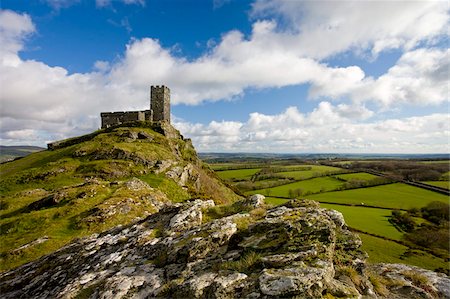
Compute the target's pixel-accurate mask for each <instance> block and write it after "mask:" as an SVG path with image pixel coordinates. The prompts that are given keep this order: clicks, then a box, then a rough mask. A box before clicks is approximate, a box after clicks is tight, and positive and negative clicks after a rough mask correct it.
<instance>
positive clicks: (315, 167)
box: [283, 164, 344, 173]
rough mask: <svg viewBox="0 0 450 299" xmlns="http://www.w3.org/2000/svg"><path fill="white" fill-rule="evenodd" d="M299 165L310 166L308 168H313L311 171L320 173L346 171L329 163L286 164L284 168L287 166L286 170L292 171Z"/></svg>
mask: <svg viewBox="0 0 450 299" xmlns="http://www.w3.org/2000/svg"><path fill="white" fill-rule="evenodd" d="M297 167H308V168H311V169H310V170H311V171H315V172H320V173H324V172H334V171H344V169H342V168H339V167H333V166H327V165H311V164H300V165H286V166H284V167H283V168H286V171H290V170H292V169H293V168H297Z"/></svg>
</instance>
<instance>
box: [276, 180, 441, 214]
mask: <svg viewBox="0 0 450 299" xmlns="http://www.w3.org/2000/svg"><path fill="white" fill-rule="evenodd" d="M272 195H275V193H273V194H272ZM308 199H313V200H317V201H320V202H328V203H346V204H354V205H361V204H364V205H368V206H374V207H383V208H390V209H411V208H421V207H424V206H426V205H427V204H429V203H430V202H432V201H442V202H446V203H448V202H449V199H448V196H446V195H443V194H439V193H436V192H433V191H429V190H425V189H421V188H418V187H413V186H409V185H406V184H402V183H395V184H389V185H382V186H376V187H370V188H360V189H352V190H344V191H336V192H327V193H321V194H315V195H310V196H308Z"/></svg>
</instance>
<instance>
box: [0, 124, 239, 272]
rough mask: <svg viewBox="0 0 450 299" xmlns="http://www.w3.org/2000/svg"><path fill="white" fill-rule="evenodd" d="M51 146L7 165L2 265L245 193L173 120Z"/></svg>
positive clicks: (2, 185)
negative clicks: (206, 160)
mask: <svg viewBox="0 0 450 299" xmlns="http://www.w3.org/2000/svg"><path fill="white" fill-rule="evenodd" d="M133 126H134V127H133ZM49 147H50V148H52V150H45V151H41V152H37V153H33V154H30V155H29V156H27V157H24V158H22V159H19V160H16V161H12V162H9V163H6V164H3V165H0V177H1V178H0V191H1V194H2V195H1V198H0V199H1V201H0V208H1V210H0V215H1V220H0V225H1V233H2V237H1V244H2V246H1V259H2V260H1V269H2V270H6V269H9V268H11V267H15V266H18V265H20V264H22V263H25V262H28V261H31V260H34V259H36V258H38V257H40V256H42V255H43V254H47V253H50V252H52V251H54V250H56V249H58V248H60V247H62V246H63V245H65V244H66V243H67V242H69V241H71V240H72V239H73V238H75V237H82V236H86V235H89V234H92V233H98V232H101V231H104V230H106V229H109V228H112V227H113V226H115V225H118V224H122V225H123V224H127V223H130V222H131V221H135V220H136V219H140V218H143V217H146V216H148V215H150V214H152V213H155V212H157V211H158V210H159V209H160V208H161V207H163V206H164V205H166V204H172V203H174V202H184V201H188V200H190V199H193V198H197V199H198V198H201V199H212V200H213V201H214V202H215V203H217V204H225V203H231V202H233V201H235V200H237V199H238V198H239V196H238V195H236V194H235V193H234V192H233V191H232V190H230V189H228V188H227V187H226V186H225V185H223V183H221V181H220V180H219V179H217V178H216V176H215V174H214V172H212V171H211V170H209V168H208V166H206V165H205V164H203V163H202V162H201V161H200V160H199V159H198V158H197V155H196V152H195V149H194V147H193V146H192V143H191V141H190V140H189V139H184V138H183V136H181V135H180V133H179V132H178V131H177V130H175V129H174V128H173V127H172V126H170V125H169V124H164V123H162V124H159V125H156V124H151V123H145V122H143V123H136V124H134V125H132V126H131V127H130V126H129V127H126V126H122V127H121V126H117V127H114V128H109V129H106V130H99V131H96V132H94V133H92V134H89V135H84V136H80V137H76V138H71V139H68V140H63V141H60V142H55V143H52V144H50V145H49Z"/></svg>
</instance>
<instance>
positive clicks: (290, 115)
mask: <svg viewBox="0 0 450 299" xmlns="http://www.w3.org/2000/svg"><path fill="white" fill-rule="evenodd" d="M342 110H343V108H342V106H341V107H339V106H333V105H332V104H330V103H328V102H321V103H320V104H319V106H318V107H317V108H316V109H315V110H314V111H313V112H311V113H301V112H299V111H298V109H297V108H295V107H290V108H288V109H286V111H284V112H283V113H280V114H278V115H265V114H261V113H251V114H250V116H249V118H248V120H247V121H246V122H245V123H239V122H234V123H232V125H231V127H232V129H231V130H230V124H229V123H228V122H222V123H218V122H211V123H210V124H208V125H202V124H192V123H187V122H183V121H180V120H178V121H176V123H175V126H176V127H177V128H179V129H180V130H181V132H182V133H183V134H184V135H185V136H186V137H190V138H192V139H193V142H194V144H195V145H196V146H197V149H198V150H200V151H206V152H208V151H209V152H214V151H218V152H223V151H230V150H232V151H236V152H240V151H246V152H338V153H416V152H417V153H438V152H448V138H449V137H450V116H449V115H448V114H432V115H427V116H422V117H409V118H402V119H389V120H383V121H376V122H369V123H358V122H355V121H352V120H349V119H348V118H345V117H342V116H341V115H340V114H341V112H342Z"/></svg>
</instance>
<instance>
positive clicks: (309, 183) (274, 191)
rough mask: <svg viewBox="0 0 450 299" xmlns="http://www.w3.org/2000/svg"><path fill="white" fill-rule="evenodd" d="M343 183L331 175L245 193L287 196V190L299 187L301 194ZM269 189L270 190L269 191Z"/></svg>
mask: <svg viewBox="0 0 450 299" xmlns="http://www.w3.org/2000/svg"><path fill="white" fill-rule="evenodd" d="M342 184H343V183H342V182H341V181H339V180H337V179H335V178H333V177H318V178H313V179H309V180H304V181H299V182H295V183H291V184H286V185H282V186H278V187H273V188H270V189H259V190H253V191H249V192H248V193H247V194H256V193H260V194H263V195H267V196H270V195H271V196H279V197H289V190H295V189H301V190H302V192H303V194H305V193H306V192H309V193H316V192H321V191H322V192H323V191H330V190H336V189H337V188H339V187H340V186H341V185H342ZM269 190H270V191H269Z"/></svg>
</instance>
